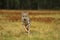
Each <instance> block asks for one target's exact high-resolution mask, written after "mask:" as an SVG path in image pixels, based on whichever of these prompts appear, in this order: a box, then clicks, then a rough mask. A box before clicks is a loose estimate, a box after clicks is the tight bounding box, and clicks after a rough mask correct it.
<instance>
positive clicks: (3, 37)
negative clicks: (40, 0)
mask: <svg viewBox="0 0 60 40" xmlns="http://www.w3.org/2000/svg"><path fill="white" fill-rule="evenodd" d="M21 12H23V11H20V10H9V11H8V10H7V11H6V10H0V40H60V11H41V10H40V11H28V12H29V16H30V19H31V27H30V31H31V33H30V34H29V35H28V34H27V33H26V32H25V30H24V29H23V26H22V22H21Z"/></svg>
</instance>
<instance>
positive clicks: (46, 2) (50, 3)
mask: <svg viewBox="0 0 60 40" xmlns="http://www.w3.org/2000/svg"><path fill="white" fill-rule="evenodd" d="M0 9H19V10H23V9H24V10H41V9H53V10H54V9H58V10H59V9H60V0H0Z"/></svg>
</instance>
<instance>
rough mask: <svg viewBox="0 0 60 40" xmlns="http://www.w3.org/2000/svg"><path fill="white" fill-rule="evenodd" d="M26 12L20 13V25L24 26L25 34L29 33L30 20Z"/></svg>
mask: <svg viewBox="0 0 60 40" xmlns="http://www.w3.org/2000/svg"><path fill="white" fill-rule="evenodd" d="M28 14H29V13H28V12H22V23H23V25H24V29H25V31H26V32H27V33H30V18H29V15H28Z"/></svg>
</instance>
